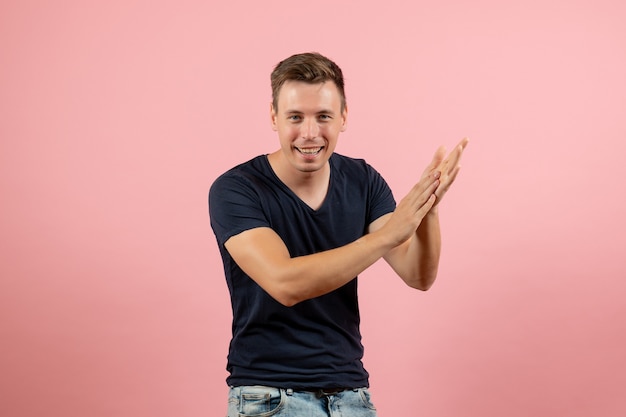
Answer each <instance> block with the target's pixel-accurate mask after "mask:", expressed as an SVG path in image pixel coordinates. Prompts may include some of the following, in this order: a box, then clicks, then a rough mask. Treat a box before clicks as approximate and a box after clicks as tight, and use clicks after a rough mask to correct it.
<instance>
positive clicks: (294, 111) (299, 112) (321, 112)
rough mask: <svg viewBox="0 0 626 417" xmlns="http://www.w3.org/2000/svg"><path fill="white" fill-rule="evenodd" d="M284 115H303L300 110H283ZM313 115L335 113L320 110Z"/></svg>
mask: <svg viewBox="0 0 626 417" xmlns="http://www.w3.org/2000/svg"><path fill="white" fill-rule="evenodd" d="M285 114H304V112H303V111H300V110H285ZM315 114H335V112H334V111H332V110H328V109H322V110H319V111H317V112H315Z"/></svg>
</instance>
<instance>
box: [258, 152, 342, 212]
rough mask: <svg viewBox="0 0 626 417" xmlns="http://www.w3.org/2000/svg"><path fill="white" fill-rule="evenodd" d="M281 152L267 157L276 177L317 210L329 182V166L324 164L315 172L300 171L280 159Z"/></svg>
mask: <svg viewBox="0 0 626 417" xmlns="http://www.w3.org/2000/svg"><path fill="white" fill-rule="evenodd" d="M281 156H282V155H281V151H277V152H274V153H272V154H269V155H268V158H267V159H268V161H269V163H270V166H271V167H272V170H273V171H274V173H275V174H276V176H277V177H278V178H279V179H280V180H281V181H282V182H283V183H284V184H285V185H286V186H287V187H289V189H290V190H291V191H293V192H294V193H295V194H296V195H297V196H298V197H300V198H301V199H302V200H304V201H305V202H306V203H307V204H308V205H309V206H311V207H313V208H314V209H317V208H318V207H319V206H321V204H322V203H323V201H324V199H325V197H326V192H327V191H328V183H329V180H330V164H329V162H326V163H325V164H324V166H323V167H322V168H321V169H318V170H316V171H310V172H306V171H300V170H298V169H296V168H295V167H293V166H292V165H291V164H290V163H289V162H288V161H286V160H285V159H284V158H282V157H281Z"/></svg>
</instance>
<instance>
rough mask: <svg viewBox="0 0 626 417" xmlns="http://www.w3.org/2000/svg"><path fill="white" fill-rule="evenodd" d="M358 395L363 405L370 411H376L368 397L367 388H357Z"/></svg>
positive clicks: (369, 396) (370, 398)
mask: <svg viewBox="0 0 626 417" xmlns="http://www.w3.org/2000/svg"><path fill="white" fill-rule="evenodd" d="M359 394H360V395H361V400H363V404H365V406H366V407H367V408H369V409H371V410H376V407H374V403H372V397H371V395H370V391H369V389H367V388H359Z"/></svg>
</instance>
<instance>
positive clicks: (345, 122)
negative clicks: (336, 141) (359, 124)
mask: <svg viewBox="0 0 626 417" xmlns="http://www.w3.org/2000/svg"><path fill="white" fill-rule="evenodd" d="M347 128H348V106H347V105H346V107H345V108H344V109H343V112H341V131H342V132H345V131H346V129H347Z"/></svg>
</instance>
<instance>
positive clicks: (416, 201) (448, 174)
mask: <svg viewBox="0 0 626 417" xmlns="http://www.w3.org/2000/svg"><path fill="white" fill-rule="evenodd" d="M468 142H469V141H468V139H467V138H464V139H463V140H461V141H460V142H459V143H458V144H457V145H456V146H455V147H454V149H453V150H452V151H451V152H450V153H449V154H448V155H447V156H446V148H445V147H443V146H441V147H440V148H439V149H437V151H436V152H435V155H434V156H433V159H432V161H431V162H430V164H429V165H428V166H427V167H426V169H425V170H424V172H423V173H422V176H421V178H420V180H419V181H418V182H417V184H415V185H414V186H413V188H411V190H410V191H409V193H408V194H407V195H406V196H405V197H404V198H403V199H402V200H401V201H400V203H399V204H398V205H397V207H396V210H395V211H394V213H393V215H392V216H391V217H390V219H389V221H388V222H387V224H386V227H387V228H388V229H387V230H390V231H394V232H393V235H395V238H396V239H398V240H397V243H401V242H403V241H404V240H406V239H408V238H409V237H410V236H411V235H412V234H413V233H415V231H416V230H417V228H418V227H419V226H420V224H421V223H422V220H423V219H424V218H425V217H426V216H427V214H428V213H435V214H436V211H434V210H433V208H434V207H436V206H437V205H438V204H439V203H440V202H441V200H442V198H443V197H444V195H445V194H446V192H448V190H449V189H450V186H451V185H452V183H453V182H454V180H455V179H456V176H457V175H458V173H459V170H460V169H461V166H460V165H459V162H460V161H461V156H462V154H463V150H464V149H465V147H466V146H467V143H468Z"/></svg>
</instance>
